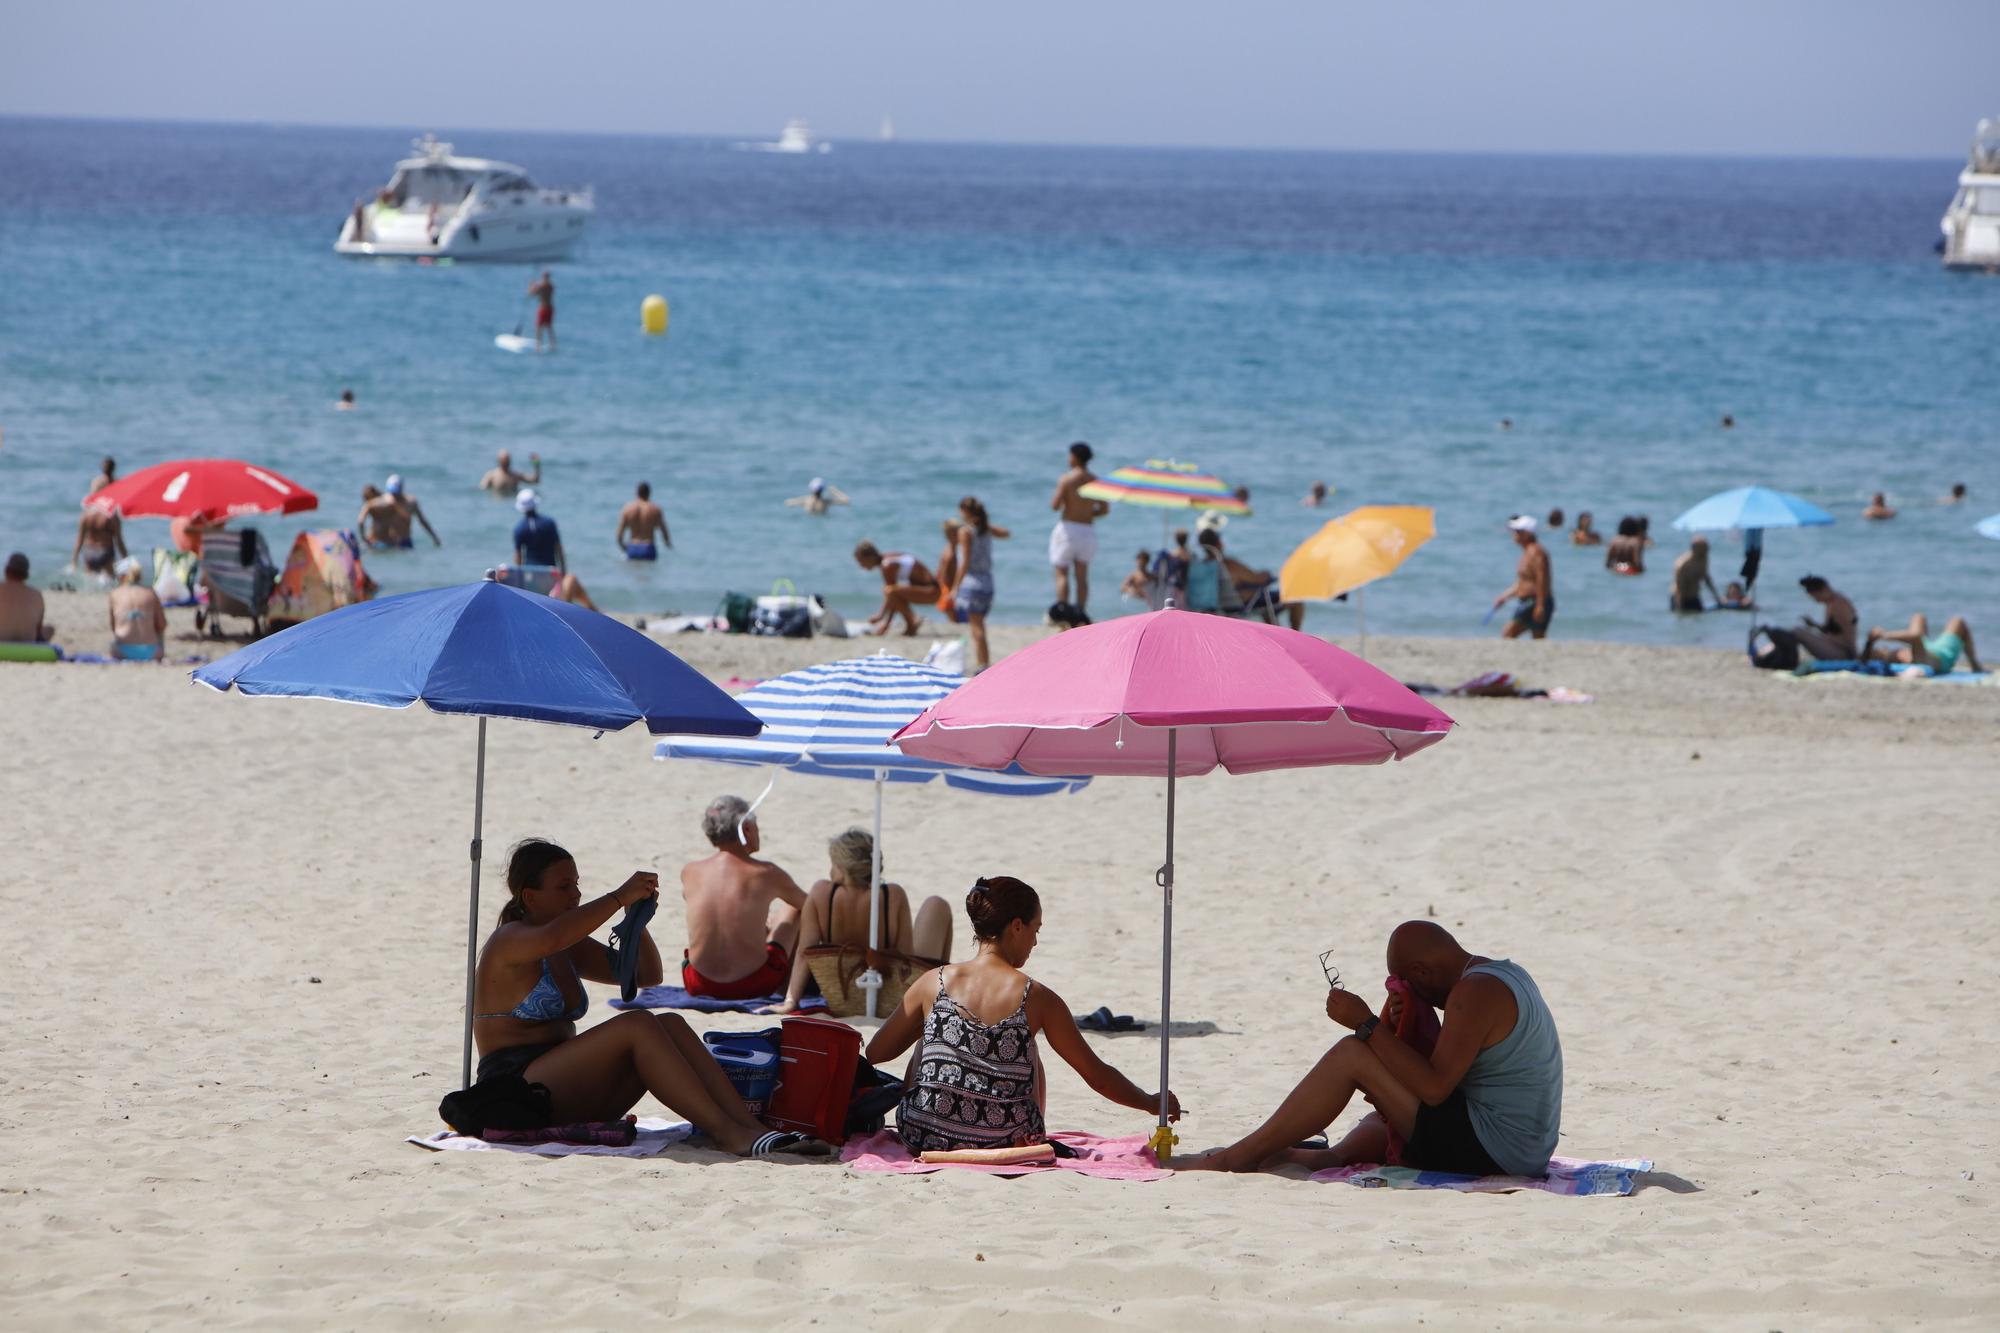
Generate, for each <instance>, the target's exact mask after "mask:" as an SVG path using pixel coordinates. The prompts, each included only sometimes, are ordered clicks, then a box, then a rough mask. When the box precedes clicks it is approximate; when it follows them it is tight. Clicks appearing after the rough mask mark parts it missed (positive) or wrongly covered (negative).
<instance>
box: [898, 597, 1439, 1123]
mask: <svg viewBox="0 0 2000 1333" xmlns="http://www.w3.org/2000/svg"><path fill="white" fill-rule="evenodd" d="M1452 725H1453V723H1452V720H1451V719H1450V718H1449V717H1447V716H1445V715H1444V714H1443V713H1442V712H1440V711H1438V710H1437V709H1436V708H1433V707H1432V706H1431V705H1430V704H1428V703H1426V702H1424V700H1423V699H1422V698H1420V697H1418V696H1417V695H1416V694H1413V693H1412V692H1411V691H1410V690H1409V689H1407V688H1406V687H1404V686H1403V685H1402V684H1400V683H1399V682H1397V681H1396V680H1394V679H1393V678H1391V677H1389V676H1387V675H1385V674H1383V673H1382V672H1381V671H1379V670H1378V669H1376V668H1375V667H1372V666H1370V665H1369V664H1368V663H1366V662H1364V661H1362V660H1361V659H1360V658H1358V657H1355V656H1354V655H1353V654H1351V653H1347V652H1344V651H1342V650H1341V649H1339V648H1336V647H1334V646H1333V645H1332V644H1330V643H1327V642H1326V641H1325V640H1323V639H1317V638H1314V637H1312V636H1311V635H1308V634H1301V633H1298V632H1297V631H1295V630H1289V629H1280V628H1278V627H1277V626H1275V625H1264V624H1259V623H1256V622H1254V621H1242V620H1229V619H1224V618H1223V617H1220V616H1208V615H1201V614H1198V613H1195V612H1191V611H1182V610H1176V609H1174V608H1173V607H1169V608H1167V609H1166V610H1164V611H1155V612H1153V613H1152V614H1150V615H1142V616H1124V617H1120V618H1119V619H1117V620H1107V621H1104V622H1102V623H1101V624H1096V625H1086V626H1083V627H1082V628H1080V629H1073V630H1069V631H1066V632H1065V633H1062V634H1058V635H1055V636H1054V637H1052V638H1048V639H1044V640H1042V641H1041V642H1040V643H1037V644H1035V645H1033V646H1032V647H1029V648H1025V649H1023V650H1021V651H1020V652H1017V653H1015V654H1013V655H1012V656H1010V657H1007V658H1005V659H1003V660H1002V661H1000V662H998V663H997V664H995V665H994V666H993V667H992V668H991V669H990V670H988V671H985V672H982V673H981V674H980V675H979V676H978V677H977V678H975V679H973V680H972V681H970V682H968V683H966V684H964V685H961V686H960V687H959V688H958V689H956V690H954V691H952V693H950V694H949V695H947V696H945V697H944V698H943V699H940V700H939V701H938V702H937V703H935V704H933V705H931V706H930V707H929V708H927V709H925V710H924V711H923V713H921V714H919V715H918V717H917V718H916V720H915V721H913V722H911V723H910V724H909V725H908V726H906V727H904V728H903V729H902V730H901V731H899V732H897V733H896V735H895V736H894V737H893V738H892V741H891V743H892V744H895V745H899V746H901V747H902V749H903V752H904V753H906V754H913V755H919V756H922V757H923V758H926V759H936V760H942V761H945V762H948V763H954V764H962V765H965V766H967V767H970V768H1005V767H1007V766H1008V765H1010V764H1019V765H1020V766H1021V767H1022V768H1023V769H1025V770H1026V771H1028V772H1030V773H1050V774H1071V773H1076V774H1103V775H1129V776H1136V777H1164V778H1165V779H1166V780H1167V858H1166V862H1165V864H1164V865H1162V866H1161V867H1160V870H1159V873H1158V875H1157V876H1156V882H1157V883H1158V884H1159V886H1160V889H1161V894H1162V897H1161V905H1162V912H1163V922H1162V926H1161V943H1160V949H1161V963H1160V969H1161V970H1160V1094H1161V1101H1160V1124H1159V1128H1158V1129H1157V1130H1155V1131H1154V1134H1153V1148H1154V1151H1155V1153H1157V1154H1158V1155H1160V1156H1162V1157H1164V1156H1166V1155H1167V1154H1168V1152H1169V1151H1170V1150H1171V1148H1172V1145H1173V1144H1174V1143H1175V1142H1176V1141H1177V1140H1176V1138H1175V1136H1174V1135H1173V1133H1172V1131H1171V1130H1169V1129H1168V1127H1167V1107H1166V1091H1167V1033H1168V1030H1169V1025H1170V1023H1169V1020H1170V1013H1171V1006H1172V999H1173V946H1174V783H1175V780H1176V779H1177V778H1181V777H1186V776H1191V775H1195V774H1201V773H1207V772H1210V771H1211V770H1213V769H1215V768H1216V767H1218V766H1220V767H1222V768H1225V769H1227V770H1228V771H1229V772H1231V773H1262V772H1266V771H1268V770H1270V769H1277V768H1308V767H1315V766H1318V765H1322V764H1380V763H1385V762H1387V761H1388V760H1391V759H1402V758H1404V757H1405V756H1408V755H1412V754H1415V753H1416V752H1417V751H1419V750H1422V749H1424V748H1426V747H1427V746H1431V745H1435V744H1437V743H1438V742H1439V741H1441V740H1443V739H1444V738H1445V734H1446V733H1447V732H1448V731H1450V730H1451V727H1452Z"/></svg>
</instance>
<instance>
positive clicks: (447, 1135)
mask: <svg viewBox="0 0 2000 1333" xmlns="http://www.w3.org/2000/svg"><path fill="white" fill-rule="evenodd" d="M638 1128H639V1136H638V1137H637V1138H635V1139H633V1140H632V1142H631V1143H630V1144H628V1145H626V1146H625V1147H623V1148H614V1147H612V1146H611V1145H610V1144H606V1143H488V1142H487V1141H486V1140H485V1139H471V1138H467V1137H466V1136H465V1135H463V1134H455V1133H453V1132H452V1131H451V1130H449V1129H441V1130H439V1131H437V1133H435V1134H412V1135H410V1137H409V1138H407V1139H405V1140H403V1142H405V1143H414V1144H416V1145H417V1146H418V1147H419V1148H429V1149H430V1150H431V1151H432V1152H525V1153H533V1154H534V1155H535V1156H537V1157H652V1156H655V1155H657V1154H659V1153H661V1152H663V1151H665V1150H666V1149H668V1148H671V1147H673V1146H674V1145H675V1144H676V1143H679V1142H681V1141H683V1140H684V1139H686V1138H687V1137H688V1136H689V1135H690V1134H692V1133H694V1126H693V1125H690V1124H689V1123H687V1121H685V1120H663V1119H661V1118H660V1117H659V1116H654V1115H642V1116H640V1117H639V1122H638Z"/></svg>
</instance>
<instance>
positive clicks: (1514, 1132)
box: [1174, 921, 1563, 1176]
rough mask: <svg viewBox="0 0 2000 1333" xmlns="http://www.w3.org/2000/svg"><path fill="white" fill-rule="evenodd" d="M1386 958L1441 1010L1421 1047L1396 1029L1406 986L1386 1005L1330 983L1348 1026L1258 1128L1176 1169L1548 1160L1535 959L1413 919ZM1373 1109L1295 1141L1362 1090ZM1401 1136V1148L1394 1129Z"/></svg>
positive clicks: (1551, 1088)
mask: <svg viewBox="0 0 2000 1333" xmlns="http://www.w3.org/2000/svg"><path fill="white" fill-rule="evenodd" d="M1389 972H1390V974H1391V975H1392V976H1397V977H1401V978H1402V979H1403V980H1404V981H1405V982H1406V983H1407V984H1408V985H1409V987H1410V989H1411V990H1412V991H1413V992H1415V994H1416V996H1417V997H1418V1000H1419V1001H1421V1002H1422V1003H1425V1004H1429V1005H1432V1006H1435V1007H1437V1008H1441V1009H1443V1010H1444V1023H1443V1027H1442V1028H1441V1030H1440V1031H1439V1032H1438V1036H1437V1044H1436V1046H1435V1048H1434V1049H1433V1050H1432V1051H1431V1053H1430V1054H1429V1055H1424V1054H1422V1053H1420V1052H1418V1051H1417V1050H1415V1049H1414V1048H1412V1047H1411V1046H1409V1045H1406V1044H1405V1043H1404V1042H1403V1041H1402V1039H1401V1038H1399V1037H1397V1036H1396V1035H1395V1033H1396V1029H1397V1028H1398V1027H1399V1026H1400V1025H1401V1022H1402V1019H1403V1013H1402V1005H1403V1004H1404V1003H1405V1001H1403V1000H1402V999H1401V997H1399V996H1397V995H1396V994H1395V993H1393V992H1392V993H1391V994H1390V996H1389V999H1388V1000H1387V1002H1386V1003H1385V1004H1384V1006H1383V1013H1382V1015H1381V1016H1380V1017H1377V1016H1376V1015H1374V1014H1372V1013H1370V1012H1369V1011H1368V1006H1367V1005H1366V1004H1365V1003H1363V1002H1362V1000H1361V998H1360V997H1359V996H1357V995H1353V994H1350V993H1349V992H1347V991H1344V990H1340V989H1338V988H1336V989H1333V990H1330V991H1328V992H1327V997H1326V1014H1327V1017H1328V1018H1331V1019H1332V1020H1333V1021H1334V1022H1336V1023H1338V1024H1340V1025H1341V1026H1342V1027H1347V1028H1352V1029H1353V1030H1354V1035H1353V1036H1351V1037H1343V1038H1342V1039H1341V1040H1339V1041H1338V1042H1335V1043H1334V1045H1333V1048H1332V1049H1331V1050H1329V1051H1328V1052H1327V1053H1326V1054H1325V1055H1324V1056H1322V1057H1321V1058H1320V1061H1319V1063H1318V1064H1316V1065H1314V1066H1313V1068H1312V1072H1311V1073H1309V1074H1307V1075H1306V1076H1305V1078H1303V1079H1301V1080H1300V1081H1299V1085H1298V1086H1297V1087H1296V1088H1293V1089H1292V1092H1291V1095H1289V1096H1288V1097H1286V1098H1285V1100H1284V1102H1283V1103H1282V1104H1280V1105H1279V1107H1278V1109H1277V1110H1276V1111H1274V1112H1272V1114H1271V1118H1270V1119H1268V1120H1266V1121H1265V1122H1264V1123H1263V1124H1262V1125H1260V1126H1259V1127H1258V1128H1257V1129H1256V1130H1254V1131H1253V1132H1251V1133H1250V1134H1249V1135H1247V1136H1246V1137H1244V1138H1242V1139H1239V1140H1237V1141H1236V1142H1235V1143H1232V1144H1230V1145H1229V1146H1228V1147H1226V1148H1220V1149H1217V1150H1216V1151H1214V1152H1211V1153H1208V1154H1206V1155H1204V1156H1202V1157H1199V1158H1195V1159H1193V1160H1190V1161H1182V1160H1180V1159H1178V1158H1177V1159H1175V1161H1174V1169H1175V1170H1209V1171H1259V1170H1264V1169H1267V1168H1269V1167H1273V1166H1285V1165H1293V1166H1304V1167H1307V1168H1309V1169H1312V1170H1320V1169H1321V1168H1324V1167H1329V1166H1349V1165H1352V1164H1354V1163H1356V1162H1386V1161H1391V1160H1392V1159H1393V1161H1395V1162H1396V1163H1397V1164H1400V1165H1404V1166H1414V1167H1419V1168H1421V1169H1423V1170H1427V1171H1449V1172H1454V1173H1458V1174H1462V1175H1469V1176H1490V1175H1519V1176H1539V1175H1543V1174H1546V1173H1547V1171H1548V1166H1549V1155H1550V1154H1551V1153H1553V1152H1554V1151H1555V1148H1556V1133H1557V1130H1558V1129H1559V1128H1560V1127H1561V1124H1562V1085H1563V1061H1562V1043H1561V1041H1560V1040H1559V1039H1558V1038H1557V1036H1556V1023H1555V1019H1554V1018H1553V1017H1552V1016H1551V1015H1550V1013H1549V1008H1548V1005H1547V1004H1545V1003H1544V1002H1543V1001H1542V993H1541V991H1540V990H1539V989H1537V988H1536V986H1535V982H1534V979H1533V978H1532V977H1530V976H1529V975H1528V972H1527V969H1526V968H1523V967H1521V966H1520V965H1519V964H1518V963H1512V962H1509V961H1507V960H1506V959H1492V958H1482V957H1479V956H1477V955H1474V954H1469V953H1467V952H1466V951H1465V950H1464V949H1463V948H1461V947H1460V945H1459V943H1458V941H1457V940H1456V939H1453V938H1452V936H1451V933H1450V932H1449V931H1447V930H1445V929H1444V927H1442V926H1440V925H1438V924H1437V923H1436V922H1434V921H1405V922H1404V923H1403V924H1402V925H1400V926H1398V927H1396V929H1395V931H1394V932H1393V933H1392V934H1391V935H1390V936H1389ZM1357 1092H1358V1093H1360V1094H1361V1095H1362V1096H1364V1097H1366V1098H1367V1099H1368V1101H1369V1102H1371V1103H1372V1104H1373V1105H1374V1107H1375V1113H1374V1114H1372V1115H1369V1116H1365V1117H1364V1118H1363V1119H1362V1120H1361V1123H1360V1124H1358V1125H1356V1126H1355V1127H1354V1129H1353V1130H1352V1131H1350V1132H1349V1133H1348V1135H1347V1137H1346V1138H1344V1139H1342V1140H1341V1142H1340V1143H1339V1144H1338V1145H1336V1146H1335V1147H1332V1148H1322V1149H1308V1148H1295V1147H1293V1146H1292V1145H1294V1144H1296V1143H1297V1142H1298V1141H1299V1140H1300V1139H1303V1138H1305V1137H1306V1136H1307V1135H1310V1134H1317V1133H1319V1132H1320V1131H1321V1130H1323V1129H1325V1128H1326V1127H1327V1126H1328V1125H1330V1124H1331V1123H1332V1122H1333V1120H1334V1118H1335V1117H1337V1116H1338V1115H1339V1114H1340V1113H1341V1112H1342V1111H1343V1110H1345V1109H1346V1107H1347V1104H1348V1102H1350V1101H1352V1100H1353V1098H1354V1094H1355V1093H1357ZM1391 1131H1393V1132H1394V1134H1395V1136H1396V1137H1397V1138H1398V1139H1400V1140H1401V1148H1400V1151H1398V1152H1396V1153H1394V1154H1392V1153H1391V1152H1390V1151H1389V1149H1390V1145H1391V1139H1390V1134H1391Z"/></svg>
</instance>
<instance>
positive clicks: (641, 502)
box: [612, 481, 674, 560]
mask: <svg viewBox="0 0 2000 1333" xmlns="http://www.w3.org/2000/svg"><path fill="white" fill-rule="evenodd" d="M655 532H657V533H659V534H660V545H661V546H665V547H666V548H667V549H668V550H669V551H671V550H673V549H674V538H673V534H672V533H670V532H668V531H667V516H666V515H665V514H663V513H661V512H660V507H659V506H658V505H656V504H654V503H653V487H652V484H651V483H650V482H644V481H642V482H640V483H639V489H638V491H637V492H636V493H635V494H634V496H633V498H632V499H630V500H627V501H626V502H625V507H624V508H623V509H621V510H619V511H618V532H617V534H616V535H615V536H613V537H612V541H614V542H616V543H617V544H618V547H619V548H620V549H621V550H623V551H624V552H625V558H626V559H627V560H657V559H659V558H660V551H659V547H657V546H654V545H653V534H654V533H655Z"/></svg>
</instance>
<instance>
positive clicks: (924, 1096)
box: [896, 968, 1049, 1153]
mask: <svg viewBox="0 0 2000 1333" xmlns="http://www.w3.org/2000/svg"><path fill="white" fill-rule="evenodd" d="M944 974H945V969H943V968H939V969H938V993H937V999H936V1000H934V1001H933V1002H932V1003H931V1011H930V1013H929V1014H928V1015H926V1016H925V1018H924V1035H923V1041H922V1044H921V1045H919V1046H918V1048H917V1061H916V1073H915V1076H914V1078H913V1079H912V1081H911V1083H910V1087H909V1089H908V1090H907V1091H906V1092H904V1094H903V1104H902V1106H901V1107H900V1108H899V1109H898V1111H897V1112H896V1129H897V1131H898V1132H899V1133H900V1134H901V1135H902V1136H903V1145H904V1146H905V1147H907V1148H908V1149H909V1150H910V1151H911V1152H912V1153H922V1152H947V1151H952V1150H955V1149H959V1148H1014V1147H1019V1146H1020V1145H1021V1144H1024V1143H1046V1142H1047V1141H1048V1137H1049V1135H1048V1129H1047V1127H1046V1126H1045V1125H1044V1124H1043V1123H1042V1108H1041V1106H1040V1105H1039V1104H1038V1103H1037V1102H1036V1100H1035V1038H1034V1034H1033V1033H1032V1032H1031V1031H1030V1030H1029V1028H1028V992H1029V991H1032V990H1033V989H1034V988H1035V983H1034V982H1032V981H1030V982H1029V983H1028V984H1027V985H1026V986H1025V987H1024V988H1023V989H1022V991H1021V1006H1020V1008H1018V1009H1016V1010H1015V1011H1014V1012H1013V1013H1011V1014H1009V1015H1008V1016H1007V1017H1005V1018H1003V1019H1001V1020H1000V1021H999V1022H998V1023H993V1024H990V1025H989V1024H986V1023H982V1022H980V1021H979V1020H978V1019H977V1018H974V1017H973V1016H972V1015H971V1014H970V1013H968V1012H967V1011H966V1009H965V1007H964V1006H963V1005H961V1004H959V1002H958V1001H957V1000H954V999H953V998H952V997H951V995H950V994H949V993H948V992H947V991H946V990H945V984H944Z"/></svg>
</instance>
